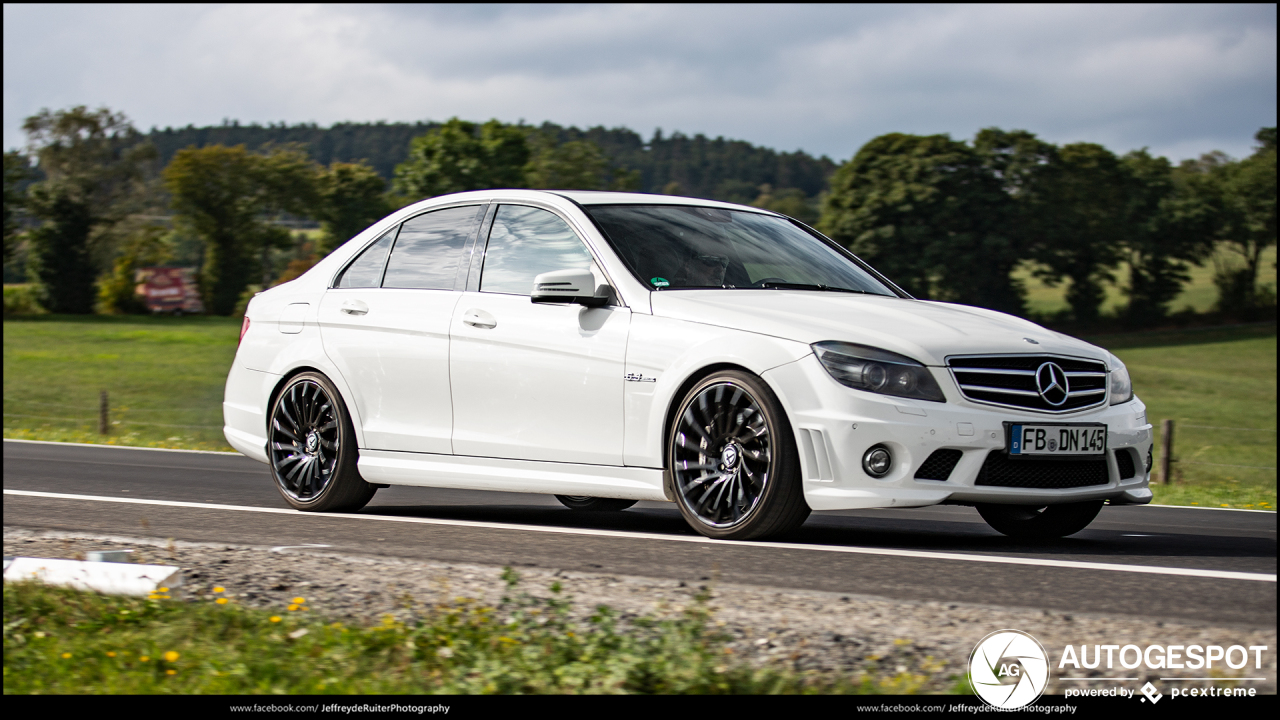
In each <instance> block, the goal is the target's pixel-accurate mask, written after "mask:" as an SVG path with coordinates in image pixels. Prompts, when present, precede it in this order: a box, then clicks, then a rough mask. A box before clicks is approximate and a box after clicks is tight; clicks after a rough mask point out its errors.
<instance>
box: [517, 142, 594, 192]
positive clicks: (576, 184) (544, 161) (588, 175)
mask: <svg viewBox="0 0 1280 720" xmlns="http://www.w3.org/2000/svg"><path fill="white" fill-rule="evenodd" d="M529 145H530V150H531V152H530V158H529V163H528V164H527V165H525V178H524V184H525V185H526V186H527V187H531V188H536V189H541V190H604V189H606V188H607V184H606V180H605V175H606V173H607V172H608V170H609V161H608V160H607V159H605V157H604V154H603V153H601V152H600V148H599V146H597V145H596V144H595V143H593V142H591V141H590V140H570V141H569V142H566V143H557V142H556V139H555V138H554V137H552V136H551V135H549V134H545V133H539V132H533V133H530V137H529Z"/></svg>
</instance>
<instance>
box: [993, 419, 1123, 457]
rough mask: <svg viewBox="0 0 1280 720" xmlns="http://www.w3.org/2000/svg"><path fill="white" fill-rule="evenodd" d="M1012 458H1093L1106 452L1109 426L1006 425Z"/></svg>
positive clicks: (1089, 424) (1093, 424) (1092, 424)
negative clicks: (1034, 456) (1042, 456)
mask: <svg viewBox="0 0 1280 720" xmlns="http://www.w3.org/2000/svg"><path fill="white" fill-rule="evenodd" d="M1005 426H1006V427H1008V428H1009V437H1008V441H1009V442H1008V448H1009V455H1011V456H1015V457H1019V456H1029V455H1052V456H1055V457H1066V456H1076V457H1080V456H1084V457H1088V456H1092V455H1102V454H1104V453H1106V452H1107V426H1106V425H1104V424H1102V423H1087V424H1085V423H1082V424H1072V425H1041V424H1021V423H1005Z"/></svg>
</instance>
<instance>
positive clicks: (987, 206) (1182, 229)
mask: <svg viewBox="0 0 1280 720" xmlns="http://www.w3.org/2000/svg"><path fill="white" fill-rule="evenodd" d="M1255 140H1256V141H1257V146H1256V148H1255V150H1254V152H1253V153H1252V154H1251V155H1250V156H1249V157H1248V158H1245V159H1244V160H1240V161H1235V160H1231V159H1230V158H1228V157H1226V156H1225V155H1223V154H1222V153H1210V154H1207V155H1205V156H1203V157H1201V158H1200V159H1198V160H1187V161H1183V162H1182V163H1180V164H1178V165H1174V164H1172V163H1171V162H1169V160H1168V159H1166V158H1163V157H1153V156H1152V155H1151V154H1150V153H1148V152H1147V151H1146V150H1145V149H1143V150H1135V151H1133V152H1129V153H1127V154H1125V155H1123V156H1117V155H1115V154H1114V153H1112V152H1111V151H1110V150H1107V149H1106V148H1105V147H1102V146H1101V145H1097V144H1094V143H1071V144H1068V145H1063V146H1057V145H1054V144H1052V143H1048V142H1045V141H1043V140H1041V139H1039V138H1037V137H1036V136H1035V135H1034V134H1032V133H1030V132H1027V131H1024V130H1015V131H1004V130H999V129H996V128H988V129H985V130H982V131H981V132H979V133H978V134H977V136H976V137H975V138H974V139H973V141H972V142H963V141H958V140H953V139H951V138H950V137H948V136H946V135H931V136H920V135H904V134H898V133H894V134H889V135H882V136H880V137H878V138H875V139H874V140H872V141H870V142H868V143H867V144H866V145H864V146H863V147H862V148H861V149H860V150H859V151H858V153H857V154H856V155H854V157H853V158H852V159H851V160H850V161H849V162H847V163H845V164H844V165H842V166H841V167H840V168H839V169H838V170H837V171H836V172H835V174H834V175H833V176H832V178H831V187H830V191H829V192H828V193H827V195H826V196H825V200H824V203H823V207H822V216H821V220H820V221H819V227H820V228H821V229H822V230H823V231H825V232H826V234H827V235H829V236H830V237H831V238H832V239H834V240H836V241H837V242H840V243H841V244H843V245H845V246H847V247H849V249H851V250H853V251H854V252H855V253H857V254H858V255H860V256H861V257H863V258H864V259H866V260H867V261H868V262H870V263H871V264H872V265H874V266H875V267H877V268H878V269H880V270H881V271H883V272H884V273H886V274H887V275H888V276H889V277H891V278H894V279H895V282H898V283H899V284H900V285H902V286H903V288H904V289H906V290H907V291H908V292H911V293H912V294H915V295H917V296H918V297H926V298H931V299H937V300H949V301H954V302H959V303H964V304H970V305H979V306H982V307H988V308H993V309H996V310H1001V311H1004V312H1009V313H1014V314H1018V315H1025V314H1026V307H1025V304H1026V293H1025V288H1024V287H1023V285H1022V284H1021V283H1020V282H1019V281H1018V280H1017V279H1016V278H1015V277H1014V273H1013V270H1014V268H1015V266H1017V265H1018V264H1019V263H1021V262H1023V261H1028V260H1030V261H1034V263H1035V267H1036V268H1037V269H1036V271H1035V273H1036V275H1037V276H1039V277H1040V278H1041V279H1042V280H1044V281H1045V282H1047V283H1049V284H1056V283H1064V282H1065V283H1066V293H1065V294H1066V300H1067V302H1068V304H1069V305H1070V308H1071V309H1070V317H1069V318H1067V319H1068V320H1070V321H1074V323H1076V324H1078V325H1083V326H1088V325H1091V324H1095V323H1096V322H1097V321H1098V320H1099V314H1100V308H1101V306H1102V303H1103V299H1104V285H1105V284H1106V283H1109V282H1113V281H1115V280H1116V279H1117V278H1116V277H1115V273H1116V271H1117V270H1118V269H1119V268H1120V267H1121V266H1122V264H1123V266H1125V267H1127V269H1128V277H1127V278H1124V282H1123V284H1122V287H1123V288H1124V291H1125V293H1126V295H1127V303H1126V305H1125V308H1124V310H1123V311H1122V319H1123V320H1124V321H1125V323H1126V324H1127V325H1129V326H1132V327H1144V326H1150V325H1153V324H1156V323H1159V322H1160V321H1162V320H1163V319H1164V318H1165V317H1166V316H1167V315H1168V313H1169V309H1170V308H1169V304H1170V303H1171V302H1172V301H1173V300H1174V299H1175V298H1176V297H1177V296H1178V294H1179V293H1180V292H1181V290H1182V287H1183V285H1184V284H1185V283H1186V282H1187V280H1188V279H1189V275H1188V270H1189V266H1190V265H1191V264H1200V263H1203V262H1205V261H1206V260H1208V259H1209V258H1210V257H1211V256H1213V255H1214V252H1215V250H1216V249H1217V248H1219V247H1220V246H1221V247H1225V248H1226V249H1227V250H1228V251H1229V253H1230V254H1229V255H1228V256H1227V259H1226V260H1221V259H1220V260H1219V261H1218V267H1216V268H1215V278H1214V282H1215V284H1216V285H1217V287H1218V292H1219V300H1218V306H1219V307H1218V309H1219V310H1221V311H1224V312H1226V313H1228V314H1232V315H1235V316H1245V317H1250V316H1258V315H1260V314H1261V313H1262V312H1266V308H1268V307H1270V308H1272V311H1274V305H1275V294H1274V289H1273V288H1265V287H1263V288H1260V287H1259V286H1258V282H1257V279H1258V271H1259V266H1260V264H1261V257H1262V252H1263V250H1265V249H1266V248H1267V247H1269V246H1271V245H1274V244H1275V242H1276V129H1275V128H1263V129H1261V130H1260V131H1258V133H1257V135H1256V136H1255Z"/></svg>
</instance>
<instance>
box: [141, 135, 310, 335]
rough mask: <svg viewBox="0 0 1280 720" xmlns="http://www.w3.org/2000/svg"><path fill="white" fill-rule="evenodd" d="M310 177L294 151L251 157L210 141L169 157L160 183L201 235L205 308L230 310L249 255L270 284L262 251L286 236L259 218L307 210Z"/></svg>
mask: <svg viewBox="0 0 1280 720" xmlns="http://www.w3.org/2000/svg"><path fill="white" fill-rule="evenodd" d="M315 175H316V170H315V167H314V165H313V164H312V163H311V162H310V161H309V160H307V158H306V155H305V154H303V153H301V151H299V150H297V149H294V148H276V149H274V150H272V151H271V152H270V154H268V155H258V154H255V153H250V152H249V151H248V150H246V149H245V147H244V146H243V145H237V146H236V147H231V148H228V147H223V146H221V145H212V146H209V147H204V148H199V149H197V148H187V149H186V150H180V151H178V152H177V153H176V154H175V155H174V158H173V161H172V162H171V163H169V166H168V167H167V168H165V170H164V180H165V184H166V186H167V187H168V189H169V192H170V194H171V195H172V197H173V200H172V205H173V209H174V211H175V212H176V213H177V214H178V218H179V220H180V221H181V222H183V223H185V224H187V225H188V226H189V227H190V228H191V229H192V230H193V231H194V232H195V233H196V234H197V235H198V236H199V237H200V238H201V239H203V240H204V243H205V261H204V265H203V267H202V269H201V278H200V287H201V293H202V294H203V295H204V300H205V306H206V307H207V308H209V310H210V312H212V313H214V314H217V315H228V314H230V313H231V312H232V311H234V310H235V306H236V302H237V300H238V299H239V297H240V294H241V293H242V292H243V291H244V289H245V288H246V287H247V286H248V285H249V279H250V275H251V273H252V269H253V265H254V255H260V257H261V269H262V277H263V284H264V285H266V284H268V283H269V282H270V280H271V278H272V276H273V275H274V273H273V272H272V268H271V266H270V262H269V259H270V256H269V253H270V250H271V249H272V248H277V247H288V246H289V244H290V243H291V238H290V237H289V233H288V232H287V231H285V230H284V229H283V228H280V227H278V226H271V225H268V224H267V223H266V222H265V221H266V220H267V219H269V218H273V217H278V216H279V215H280V214H282V213H292V214H297V215H303V214H305V213H306V212H307V210H308V209H309V208H311V207H314V205H315V203H316V189H315Z"/></svg>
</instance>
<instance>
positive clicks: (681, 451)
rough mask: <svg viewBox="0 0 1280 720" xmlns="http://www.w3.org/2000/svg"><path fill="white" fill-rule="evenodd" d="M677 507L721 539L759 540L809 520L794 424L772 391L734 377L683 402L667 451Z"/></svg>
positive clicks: (720, 376) (712, 381) (719, 377)
mask: <svg viewBox="0 0 1280 720" xmlns="http://www.w3.org/2000/svg"><path fill="white" fill-rule="evenodd" d="M667 468H668V472H670V473H671V478H670V479H671V483H672V489H673V490H674V491H675V495H676V504H677V505H679V506H680V513H681V514H682V515H684V517H685V519H686V520H687V521H689V524H690V525H692V526H693V527H694V529H695V530H697V531H698V532H700V533H702V534H703V535H707V536H708V537H715V538H732V539H746V538H761V537H766V536H769V535H777V534H779V533H783V532H786V531H788V530H791V529H793V528H795V527H798V526H799V525H800V524H801V523H803V522H804V520H805V518H807V517H808V516H809V506H808V505H807V504H805V501H804V496H803V491H802V489H801V487H800V480H799V474H800V473H799V469H800V464H799V460H798V459H797V457H796V449H795V439H794V438H793V437H792V434H791V427H790V424H789V423H788V422H787V419H786V415H785V414H784V413H783V411H782V407H781V405H780V404H779V403H778V400H777V398H776V397H774V394H773V392H772V391H771V390H770V389H769V388H768V386H766V385H765V384H764V382H763V381H761V380H760V379H759V378H757V377H755V376H754V375H749V374H747V373H744V372H738V371H733V370H728V371H724V372H721V373H716V374H715V375H712V376H710V377H707V378H704V379H703V380H702V381H701V382H699V383H698V384H697V385H695V386H694V387H693V388H692V389H691V390H690V391H689V392H688V394H687V395H686V396H685V398H684V400H683V402H681V404H680V406H679V409H678V412H677V414H676V415H675V419H674V422H673V424H672V428H671V439H670V444H669V446H668V452H667Z"/></svg>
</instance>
